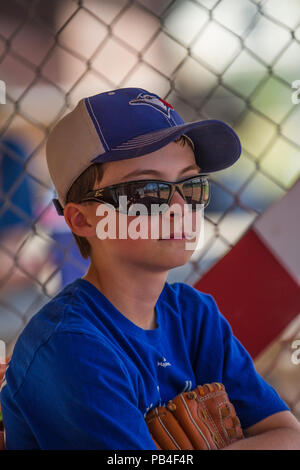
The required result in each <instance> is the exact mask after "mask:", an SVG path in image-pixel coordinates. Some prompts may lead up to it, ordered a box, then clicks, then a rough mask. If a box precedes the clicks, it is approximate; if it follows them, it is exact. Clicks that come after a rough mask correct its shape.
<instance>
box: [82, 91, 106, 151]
mask: <svg viewBox="0 0 300 470" xmlns="http://www.w3.org/2000/svg"><path fill="white" fill-rule="evenodd" d="M87 101H88V103H89V107H90V109H91V112H92V114H93V116H94V119H95V121H96V123H97V126H98V129H99V132H100V134H101V136H102V139H103V140H104V142H105V145H106V147H107V148H108V150H109V149H110V147H109V145H108V143H107V142H106V140H105V137H104V135H103V133H102V130H101V127H100V124H99V122H98V119H97V118H96V116H95V113H94V110H93V108H92V105H91V103H90V98H87Z"/></svg>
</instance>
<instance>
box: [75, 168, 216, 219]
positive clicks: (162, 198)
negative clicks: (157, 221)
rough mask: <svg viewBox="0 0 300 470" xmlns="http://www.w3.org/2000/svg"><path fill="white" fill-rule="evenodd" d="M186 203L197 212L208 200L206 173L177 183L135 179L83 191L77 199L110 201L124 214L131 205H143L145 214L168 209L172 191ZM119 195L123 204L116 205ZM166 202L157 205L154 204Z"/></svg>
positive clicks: (83, 200) (208, 191) (109, 202)
mask: <svg viewBox="0 0 300 470" xmlns="http://www.w3.org/2000/svg"><path fill="white" fill-rule="evenodd" d="M176 190H177V191H178V192H179V194H180V195H181V196H182V198H183V199H184V201H185V202H186V203H187V204H189V210H192V211H197V210H199V209H200V208H202V207H203V206H199V205H200V204H203V205H204V207H206V206H207V205H208V203H209V198H210V188H209V181H208V177H207V175H196V176H193V177H189V178H186V179H184V180H181V181H178V182H170V181H161V180H139V181H129V182H125V183H119V184H114V185H112V186H106V187H105V188H99V189H94V190H91V191H89V192H88V193H86V195H85V197H84V199H82V200H81V201H80V203H82V202H88V201H97V202H100V203H108V204H111V205H112V206H113V207H114V208H115V209H116V210H117V211H119V212H120V213H124V214H128V210H129V208H130V206H131V205H132V204H144V206H145V208H146V209H147V212H148V214H149V215H150V214H156V213H163V212H166V211H167V210H168V206H169V203H170V201H171V199H172V197H173V194H174V193H175V191H176ZM120 196H126V198H127V199H126V201H127V206H126V207H125V206H124V204H123V205H122V204H121V205H120V204H119V198H120ZM153 204H155V205H156V206H153ZM161 204H166V205H167V206H163V207H161V208H159V207H157V205H161Z"/></svg>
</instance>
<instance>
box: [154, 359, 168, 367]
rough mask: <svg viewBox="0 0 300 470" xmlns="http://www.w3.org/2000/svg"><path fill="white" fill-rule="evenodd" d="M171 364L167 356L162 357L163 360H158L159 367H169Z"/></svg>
mask: <svg viewBox="0 0 300 470" xmlns="http://www.w3.org/2000/svg"><path fill="white" fill-rule="evenodd" d="M170 365H171V363H170V362H168V361H167V359H166V358H165V357H162V358H161V361H158V363H157V366H158V367H169V366H170Z"/></svg>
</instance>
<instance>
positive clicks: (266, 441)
mask: <svg viewBox="0 0 300 470" xmlns="http://www.w3.org/2000/svg"><path fill="white" fill-rule="evenodd" d="M244 436H245V438H246V439H242V440H240V441H237V442H234V443H233V444H231V445H229V446H228V447H225V448H224V449H223V450H273V449H277V450H299V449H300V423H299V421H298V420H297V419H296V418H295V416H294V415H293V414H292V413H291V412H290V411H281V412H279V413H275V414H273V415H271V416H268V417H267V418H265V419H263V420H262V421H259V422H258V423H256V424H254V425H252V426H250V427H248V428H247V429H244Z"/></svg>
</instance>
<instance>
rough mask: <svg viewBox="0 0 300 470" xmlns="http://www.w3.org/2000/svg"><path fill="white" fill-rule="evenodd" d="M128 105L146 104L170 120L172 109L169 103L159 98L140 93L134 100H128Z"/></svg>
mask: <svg viewBox="0 0 300 470" xmlns="http://www.w3.org/2000/svg"><path fill="white" fill-rule="evenodd" d="M129 104H131V105H141V104H146V105H149V106H152V107H153V108H155V109H157V111H160V112H162V113H164V114H165V115H166V116H168V118H170V112H171V109H174V108H173V106H171V105H170V104H169V103H167V102H166V101H165V100H163V99H161V98H159V97H158V96H157V95H150V94H149V93H140V94H139V95H138V96H137V97H136V98H135V99H133V100H130V101H129Z"/></svg>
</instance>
